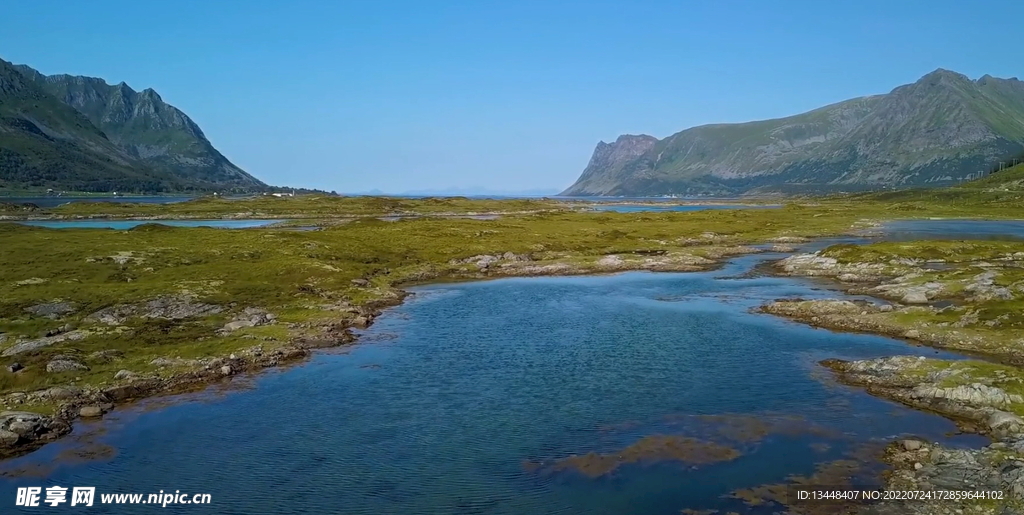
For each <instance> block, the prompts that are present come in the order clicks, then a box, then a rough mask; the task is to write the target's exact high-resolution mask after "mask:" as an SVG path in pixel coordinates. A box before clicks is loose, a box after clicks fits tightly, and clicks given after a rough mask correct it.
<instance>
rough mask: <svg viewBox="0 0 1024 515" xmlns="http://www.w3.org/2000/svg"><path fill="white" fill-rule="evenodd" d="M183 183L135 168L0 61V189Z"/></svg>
mask: <svg viewBox="0 0 1024 515" xmlns="http://www.w3.org/2000/svg"><path fill="white" fill-rule="evenodd" d="M184 187H185V185H184V184H183V183H182V182H181V181H179V180H178V179H176V178H175V177H173V176H171V175H169V174H163V173H159V172H156V171H154V170H151V169H148V168H146V167H140V166H138V165H137V164H136V163H135V162H134V160H133V159H132V158H131V157H130V156H128V155H127V154H126V153H125V152H124V151H122V150H121V149H120V148H118V147H117V145H115V144H114V143H113V142H112V141H110V140H109V139H108V138H107V137H106V135H105V134H103V132H102V131H101V130H99V129H98V128H96V127H95V126H94V125H93V124H92V123H91V122H90V121H89V120H88V119H87V118H86V117H85V116H83V115H82V114H81V113H79V112H78V111H76V110H75V109H73V108H71V107H70V106H67V105H65V104H63V103H62V102H60V101H59V100H57V99H56V98H54V97H53V96H52V95H50V94H48V93H47V92H46V91H44V90H43V89H42V88H40V87H39V86H38V85H36V84H35V83H34V82H32V81H31V80H28V79H27V78H26V77H24V76H23V75H22V74H21V73H19V72H18V71H17V70H15V69H14V68H13V67H12V66H11V65H10V63H8V62H6V61H3V60H0V189H15V190H17V189H45V188H59V189H68V190H78V191H172V190H178V189H182V188H184Z"/></svg>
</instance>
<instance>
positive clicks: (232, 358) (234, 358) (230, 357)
mask: <svg viewBox="0 0 1024 515" xmlns="http://www.w3.org/2000/svg"><path fill="white" fill-rule="evenodd" d="M228 359H230V360H236V359H238V356H236V355H234V354H232V355H230V356H228Z"/></svg>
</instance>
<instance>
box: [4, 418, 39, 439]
mask: <svg viewBox="0 0 1024 515" xmlns="http://www.w3.org/2000/svg"><path fill="white" fill-rule="evenodd" d="M38 425H39V422H38V420H15V421H12V422H10V423H8V424H7V430H8V431H10V432H12V433H17V434H18V435H19V436H21V437H23V438H30V437H31V436H32V435H34V434H35V433H36V428H37V427H38Z"/></svg>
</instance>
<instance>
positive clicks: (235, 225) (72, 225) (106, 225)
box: [14, 220, 283, 230]
mask: <svg viewBox="0 0 1024 515" xmlns="http://www.w3.org/2000/svg"><path fill="white" fill-rule="evenodd" d="M282 221H283V220H68V221H64V220H31V221H25V222H14V223H19V224H22V225H33V226H36V227H48V228H50V229H119V230H124V229H131V228H132V227H135V226H138V225H142V224H161V225H170V226H172V227H219V228H222V229H247V228H251V227H263V226H267V225H271V224H276V223H279V222H282Z"/></svg>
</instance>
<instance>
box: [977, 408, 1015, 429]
mask: <svg viewBox="0 0 1024 515" xmlns="http://www.w3.org/2000/svg"><path fill="white" fill-rule="evenodd" d="M985 422H986V423H987V424H988V426H989V427H991V428H992V429H999V428H1002V427H1006V426H1017V427H1024V419H1021V418H1020V417H1018V416H1017V415H1014V414H1013V413H1009V412H1006V411H998V410H996V411H993V412H992V413H991V414H989V416H988V419H987V420H986V421H985Z"/></svg>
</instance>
